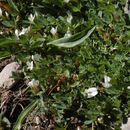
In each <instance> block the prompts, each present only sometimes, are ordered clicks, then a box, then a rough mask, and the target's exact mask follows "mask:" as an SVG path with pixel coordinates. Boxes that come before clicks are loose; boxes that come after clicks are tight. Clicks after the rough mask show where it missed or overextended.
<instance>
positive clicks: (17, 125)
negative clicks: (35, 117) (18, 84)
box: [13, 100, 38, 130]
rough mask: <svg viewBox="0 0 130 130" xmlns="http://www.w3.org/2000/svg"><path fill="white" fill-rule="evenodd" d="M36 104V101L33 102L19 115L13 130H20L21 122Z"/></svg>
mask: <svg viewBox="0 0 130 130" xmlns="http://www.w3.org/2000/svg"><path fill="white" fill-rule="evenodd" d="M37 103H38V100H35V101H33V102H32V103H30V104H29V105H28V106H27V107H26V108H25V109H24V110H23V111H22V112H21V114H20V115H19V117H18V119H17V121H16V124H15V126H14V128H13V130H20V129H21V125H22V123H23V121H24V120H25V118H26V116H27V115H28V114H29V113H30V112H31V111H32V110H33V109H34V108H35V107H36V105H37Z"/></svg>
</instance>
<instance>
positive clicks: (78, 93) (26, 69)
mask: <svg viewBox="0 0 130 130" xmlns="http://www.w3.org/2000/svg"><path fill="white" fill-rule="evenodd" d="M18 1H19V0H18ZM8 2H9V3H10V4H11V8H13V9H12V10H13V12H14V13H10V12H8V13H9V16H8V17H4V16H2V17H1V18H0V24H1V25H2V26H3V28H5V29H8V31H9V33H5V32H4V30H3V29H2V27H0V31H1V32H3V34H2V35H0V59H2V58H5V57H6V56H9V55H16V57H17V59H18V60H19V61H21V62H22V63H23V64H22V65H23V66H22V67H23V73H24V76H25V80H26V79H27V80H30V81H31V80H32V79H36V80H38V81H39V86H35V85H34V86H32V87H30V90H32V91H31V92H32V95H30V98H33V97H35V96H38V97H39V98H40V99H41V102H39V103H40V104H41V105H39V109H41V110H42V111H44V112H51V113H52V114H54V115H55V117H56V122H57V124H58V126H57V128H56V129H67V127H68V126H69V124H71V118H72V117H74V118H78V120H80V121H81V123H76V127H78V125H81V126H82V129H88V128H90V127H93V129H95V130H98V129H104V130H107V129H109V130H111V129H113V128H115V129H120V125H121V122H122V119H123V117H124V116H127V114H128V113H129V110H130V105H129V102H128V99H129V98H130V94H129V91H130V90H129V89H127V87H128V86H129V85H130V54H129V53H130V44H129V42H130V41H129V38H130V34H129V31H130V26H129V24H128V23H129V20H130V19H129V17H128V16H127V14H125V13H124V6H125V3H126V1H125V0H119V1H116V0H107V1H106V0H96V1H95V0H80V1H78V0H71V1H69V2H68V3H67V2H65V1H62V0H57V1H53V0H42V1H40V0H39V1H35V0H30V1H28V2H25V1H22V2H20V1H19V2H16V3H13V1H12V0H8ZM27 3H28V4H27ZM59 10H60V11H59ZM4 12H5V11H4V10H3V13H4ZM30 14H32V15H30ZM90 29H91V30H90ZM94 29H95V30H94ZM84 30H85V31H84ZM88 30H90V31H89V32H88ZM68 35H69V36H70V37H66V36H68ZM80 43H82V44H80ZM49 44H53V45H56V46H50V45H49ZM77 45H78V46H77ZM57 46H58V47H57ZM59 47H65V48H62V49H61V48H59ZM14 50H15V51H14ZM27 63H30V64H31V65H32V66H31V67H30V65H28V64H27ZM105 76H106V77H105ZM105 78H106V79H105ZM108 86H109V87H108ZM92 87H94V88H96V89H97V93H98V94H96V95H94V96H92V95H91V93H90V95H91V96H92V97H91V98H88V97H89V93H88V92H87V90H91V88H92ZM95 91H96V90H95ZM25 111H26V109H25ZM20 116H21V115H20ZM22 120H23V119H22ZM20 123H22V122H21V121H20Z"/></svg>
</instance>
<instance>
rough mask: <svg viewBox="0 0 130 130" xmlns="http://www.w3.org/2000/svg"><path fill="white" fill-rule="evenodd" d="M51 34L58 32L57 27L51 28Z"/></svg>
mask: <svg viewBox="0 0 130 130" xmlns="http://www.w3.org/2000/svg"><path fill="white" fill-rule="evenodd" d="M50 32H51V34H52V35H55V34H56V33H57V27H55V28H54V27H52V28H51V30H50Z"/></svg>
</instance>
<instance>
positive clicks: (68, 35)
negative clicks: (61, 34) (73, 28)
mask: <svg viewBox="0 0 130 130" xmlns="http://www.w3.org/2000/svg"><path fill="white" fill-rule="evenodd" d="M70 36H71V32H70V29H69V28H68V30H67V32H66V33H65V37H70Z"/></svg>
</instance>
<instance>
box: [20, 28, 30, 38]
mask: <svg viewBox="0 0 130 130" xmlns="http://www.w3.org/2000/svg"><path fill="white" fill-rule="evenodd" d="M28 32H29V28H22V31H21V32H19V36H21V35H24V34H25V33H28Z"/></svg>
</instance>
